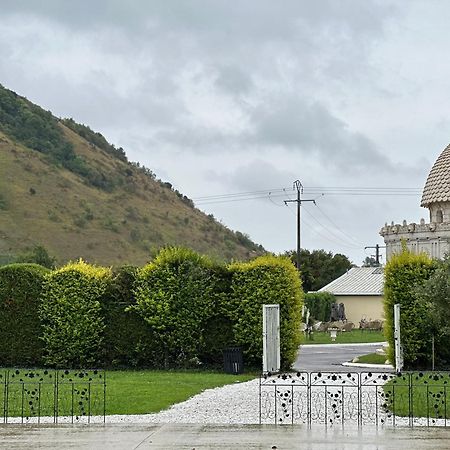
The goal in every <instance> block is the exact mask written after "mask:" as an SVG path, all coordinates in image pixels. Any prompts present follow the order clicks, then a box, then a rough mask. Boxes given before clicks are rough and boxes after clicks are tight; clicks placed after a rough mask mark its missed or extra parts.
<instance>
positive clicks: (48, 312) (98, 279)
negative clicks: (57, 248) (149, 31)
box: [40, 260, 111, 367]
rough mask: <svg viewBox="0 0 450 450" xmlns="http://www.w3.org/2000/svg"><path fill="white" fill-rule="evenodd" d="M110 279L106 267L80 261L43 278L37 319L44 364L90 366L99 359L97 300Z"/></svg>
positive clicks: (101, 325)
mask: <svg viewBox="0 0 450 450" xmlns="http://www.w3.org/2000/svg"><path fill="white" fill-rule="evenodd" d="M110 279H111V270H110V269H106V268H103V267H95V266H91V265H89V264H86V263H85V262H83V261H81V260H80V261H79V262H75V263H69V264H67V265H66V266H64V267H62V268H61V269H58V270H55V271H53V272H50V273H49V274H48V275H47V276H46V277H45V281H44V284H43V289H42V301H41V304H40V318H41V321H42V328H43V332H42V340H43V342H44V347H45V353H44V362H45V363H46V364H47V365H49V366H52V367H91V366H93V365H96V364H98V363H99V362H100V355H101V348H102V345H103V331H104V327H105V325H104V318H103V316H102V314H101V304H100V302H101V299H102V296H103V295H104V293H105V291H106V288H107V285H108V283H109V282H110Z"/></svg>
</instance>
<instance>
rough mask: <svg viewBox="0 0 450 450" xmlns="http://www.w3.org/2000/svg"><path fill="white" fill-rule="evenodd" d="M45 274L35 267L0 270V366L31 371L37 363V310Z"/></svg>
mask: <svg viewBox="0 0 450 450" xmlns="http://www.w3.org/2000/svg"><path fill="white" fill-rule="evenodd" d="M47 272H48V270H47V269H46V268H44V267H42V266H39V265H37V264H10V265H7V266H3V267H0V323H1V326H0V342H1V345H0V365H1V366H4V367H5V366H6V367H13V366H19V367H33V366H37V365H39V364H40V363H41V357H42V347H43V346H42V341H41V340H40V339H39V337H40V335H41V324H40V321H39V314H38V307H39V298H40V294H41V289H42V283H43V281H44V276H45V274H46V273H47Z"/></svg>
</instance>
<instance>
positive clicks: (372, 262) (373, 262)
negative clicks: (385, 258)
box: [362, 256, 379, 267]
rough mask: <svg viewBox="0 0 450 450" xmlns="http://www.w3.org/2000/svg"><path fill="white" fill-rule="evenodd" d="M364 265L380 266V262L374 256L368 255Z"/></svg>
mask: <svg viewBox="0 0 450 450" xmlns="http://www.w3.org/2000/svg"><path fill="white" fill-rule="evenodd" d="M362 266H363V267H378V266H379V264H378V263H377V260H376V259H375V258H373V257H372V256H366V257H365V258H364V261H363V263H362Z"/></svg>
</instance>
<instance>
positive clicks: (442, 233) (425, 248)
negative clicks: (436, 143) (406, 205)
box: [380, 145, 450, 261]
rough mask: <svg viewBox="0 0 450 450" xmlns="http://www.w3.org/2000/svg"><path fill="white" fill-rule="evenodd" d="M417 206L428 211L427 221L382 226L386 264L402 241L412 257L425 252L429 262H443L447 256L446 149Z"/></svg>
mask: <svg viewBox="0 0 450 450" xmlns="http://www.w3.org/2000/svg"><path fill="white" fill-rule="evenodd" d="M420 206H423V207H424V208H428V210H429V212H430V221H429V223H426V222H425V220H424V219H421V220H420V222H419V223H414V222H413V223H407V222H406V220H404V221H403V223H402V224H394V222H392V223H391V225H388V224H385V226H384V227H383V228H382V229H381V231H380V235H381V236H383V238H384V242H385V244H386V260H387V261H389V259H390V257H391V256H392V255H393V254H394V253H399V252H401V245H402V244H401V243H402V241H404V242H405V243H406V245H407V247H408V249H409V250H411V251H412V252H414V253H419V252H425V253H428V255H430V256H431V257H432V258H439V259H441V258H443V257H444V255H445V254H446V253H449V252H450V145H449V146H447V147H446V148H445V149H444V151H443V152H442V153H441V154H440V155H439V157H438V159H437V160H436V162H435V163H434V165H433V167H432V169H431V171H430V173H429V175H428V178H427V181H426V183H425V187H424V189H423V194H422V201H421V203H420Z"/></svg>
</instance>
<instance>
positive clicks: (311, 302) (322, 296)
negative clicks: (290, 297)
mask: <svg viewBox="0 0 450 450" xmlns="http://www.w3.org/2000/svg"><path fill="white" fill-rule="evenodd" d="M333 303H336V297H335V296H334V295H333V294H332V293H330V292H308V293H306V294H305V306H306V307H307V308H308V309H309V313H310V318H311V319H314V320H319V321H320V322H328V321H329V320H330V316H331V305H332V304H333Z"/></svg>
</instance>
